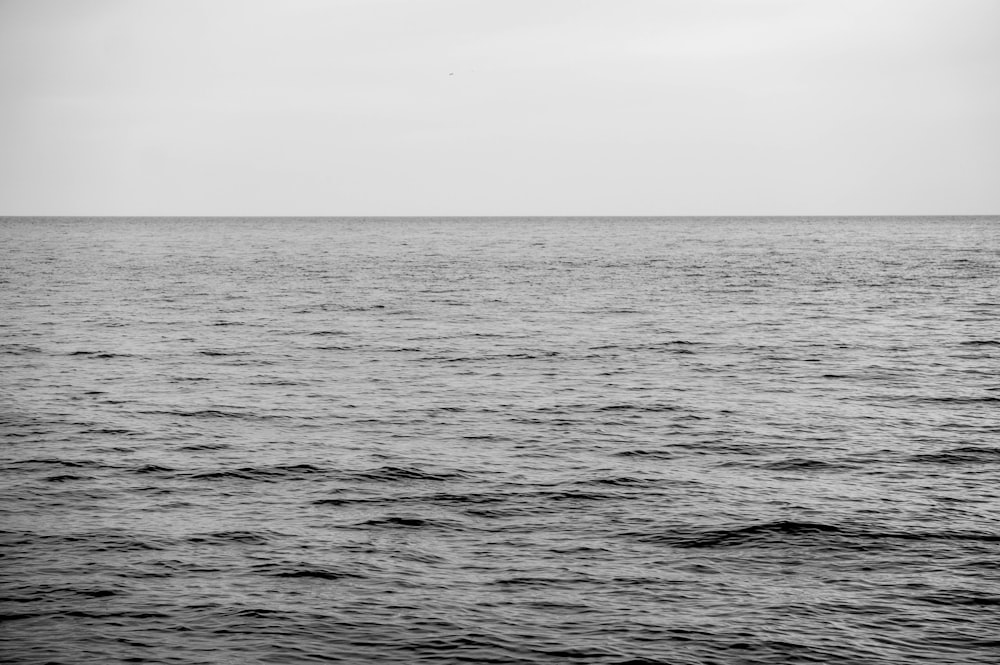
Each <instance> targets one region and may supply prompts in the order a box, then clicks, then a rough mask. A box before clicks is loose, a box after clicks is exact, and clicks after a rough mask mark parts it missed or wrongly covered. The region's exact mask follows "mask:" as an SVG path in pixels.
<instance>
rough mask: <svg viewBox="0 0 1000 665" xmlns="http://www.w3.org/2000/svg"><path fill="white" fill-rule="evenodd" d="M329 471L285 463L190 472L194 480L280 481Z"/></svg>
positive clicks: (310, 465)
mask: <svg viewBox="0 0 1000 665" xmlns="http://www.w3.org/2000/svg"><path fill="white" fill-rule="evenodd" d="M326 473H329V471H328V470H326V469H323V468H321V467H317V466H313V465H312V464H285V465H281V464H279V465H275V466H256V467H251V466H245V467H240V468H238V469H221V470H218V471H202V472H198V473H191V474H188V476H187V477H188V478H190V479H192V480H214V481H226V480H253V481H257V482H279V481H286V480H303V479H305V478H307V477H310V476H314V475H317V474H326Z"/></svg>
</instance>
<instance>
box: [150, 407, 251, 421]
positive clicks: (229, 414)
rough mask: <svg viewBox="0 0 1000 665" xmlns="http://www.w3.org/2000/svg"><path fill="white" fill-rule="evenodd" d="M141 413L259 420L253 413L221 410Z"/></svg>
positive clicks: (181, 416)
mask: <svg viewBox="0 0 1000 665" xmlns="http://www.w3.org/2000/svg"><path fill="white" fill-rule="evenodd" d="M140 413H142V414H144V415H151V416H174V417H178V418H242V419H256V418H257V416H255V415H254V414H252V413H243V412H238V411H223V410H221V409H199V410H197V411H140Z"/></svg>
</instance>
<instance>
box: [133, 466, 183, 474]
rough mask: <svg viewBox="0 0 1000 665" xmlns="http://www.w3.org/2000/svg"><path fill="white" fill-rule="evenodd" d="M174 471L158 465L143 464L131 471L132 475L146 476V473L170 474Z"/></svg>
mask: <svg viewBox="0 0 1000 665" xmlns="http://www.w3.org/2000/svg"><path fill="white" fill-rule="evenodd" d="M173 471H176V469H173V468H171V467H169V466H160V465H159V464H144V465H143V466H140V467H136V468H134V469H131V472H132V473H139V474H148V473H171V472H173Z"/></svg>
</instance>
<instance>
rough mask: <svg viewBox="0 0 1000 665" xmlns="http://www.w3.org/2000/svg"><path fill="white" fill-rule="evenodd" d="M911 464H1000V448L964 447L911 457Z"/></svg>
mask: <svg viewBox="0 0 1000 665" xmlns="http://www.w3.org/2000/svg"><path fill="white" fill-rule="evenodd" d="M908 461H910V462H917V463H921V464H986V463H997V462H1000V448H992V447H988V446H962V447H960V448H951V449H950V450H942V451H941V452H937V453H923V454H919V455H911V456H910V457H909V458H908Z"/></svg>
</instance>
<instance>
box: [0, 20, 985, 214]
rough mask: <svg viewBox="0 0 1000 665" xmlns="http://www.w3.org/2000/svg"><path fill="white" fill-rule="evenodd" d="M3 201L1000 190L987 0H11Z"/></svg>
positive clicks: (648, 200) (416, 208)
mask: <svg viewBox="0 0 1000 665" xmlns="http://www.w3.org/2000/svg"><path fill="white" fill-rule="evenodd" d="M0 95H2V100H0V101H2V103H0V214H3V215H21V214H39V215H533V214H537V215H575V214H580V215H770V214H789V215H794V214H948V213H954V214H977V213H993V214H997V213H1000V1H998V0H0Z"/></svg>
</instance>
